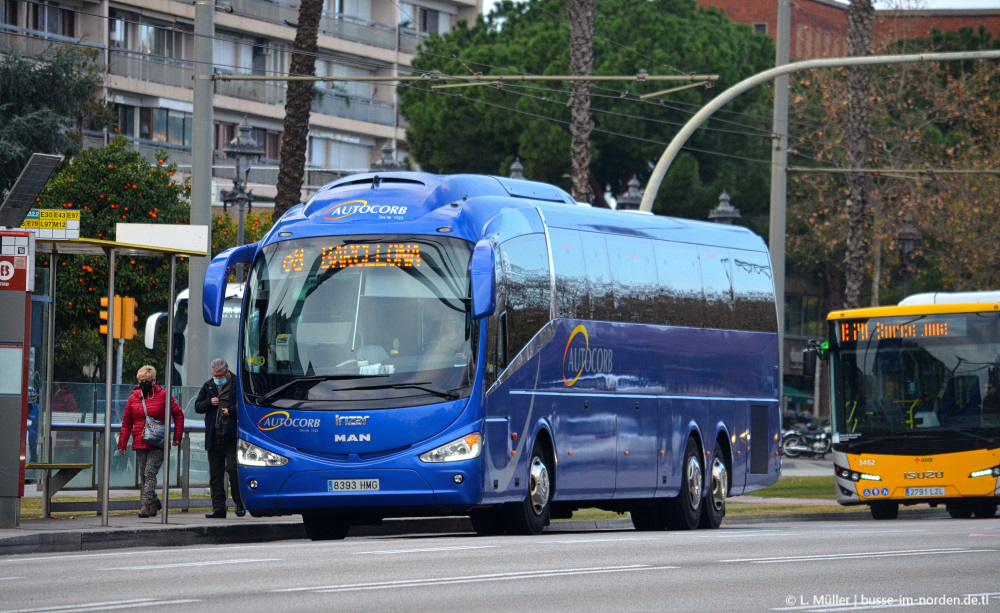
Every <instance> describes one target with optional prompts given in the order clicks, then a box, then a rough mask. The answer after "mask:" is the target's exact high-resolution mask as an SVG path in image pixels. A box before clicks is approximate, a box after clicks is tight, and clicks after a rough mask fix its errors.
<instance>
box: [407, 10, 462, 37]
mask: <svg viewBox="0 0 1000 613" xmlns="http://www.w3.org/2000/svg"><path fill="white" fill-rule="evenodd" d="M450 24H451V17H450V16H449V15H448V14H447V13H442V12H441V11H436V10H434V9H429V8H425V7H422V6H417V5H416V4H410V3H409V2H400V3H399V27H401V28H409V29H411V30H417V31H420V32H426V33H431V32H435V33H440V34H443V33H445V32H447V31H449V30H450V29H451V27H450Z"/></svg>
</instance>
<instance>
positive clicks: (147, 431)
mask: <svg viewBox="0 0 1000 613" xmlns="http://www.w3.org/2000/svg"><path fill="white" fill-rule="evenodd" d="M142 414H143V415H145V416H146V425H144V426H143V427H142V442H144V443H146V444H147V445H149V446H150V447H156V448H157V449H163V435H164V431H165V430H164V425H163V422H162V421H159V420H157V419H153V418H152V417H150V416H149V413H148V412H147V411H146V398H145V397H143V398H142Z"/></svg>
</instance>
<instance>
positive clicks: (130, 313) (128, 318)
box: [118, 296, 139, 340]
mask: <svg viewBox="0 0 1000 613" xmlns="http://www.w3.org/2000/svg"><path fill="white" fill-rule="evenodd" d="M121 306H122V310H121V322H122V329H121V336H119V337H118V338H123V339H125V340H131V339H132V338H133V337H134V336H135V322H136V321H137V320H138V319H139V318H138V316H136V314H135V306H136V301H135V298H129V297H128V296H122V305H121Z"/></svg>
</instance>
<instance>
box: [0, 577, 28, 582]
mask: <svg viewBox="0 0 1000 613" xmlns="http://www.w3.org/2000/svg"><path fill="white" fill-rule="evenodd" d="M15 579H24V577H0V581H14V580H15Z"/></svg>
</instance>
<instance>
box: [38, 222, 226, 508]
mask: <svg viewBox="0 0 1000 613" xmlns="http://www.w3.org/2000/svg"><path fill="white" fill-rule="evenodd" d="M116 230H117V231H116V237H117V239H118V240H115V241H108V240H100V239H92V238H78V239H56V238H37V239H36V241H35V250H36V252H38V253H48V254H49V255H50V257H49V296H50V298H51V300H52V307H51V308H52V312H51V313H50V316H49V318H48V329H47V330H46V341H45V342H46V344H47V345H48V352H47V357H46V364H45V370H46V386H45V401H46V406H47V407H49V410H48V411H46V414H45V419H44V421H43V424H42V432H43V433H44V438H43V443H42V457H43V460H44V462H45V463H47V464H51V462H52V447H51V440H52V439H51V429H52V411H51V407H52V393H53V390H52V380H53V377H54V371H55V336H56V328H55V305H56V291H57V288H56V276H57V275H56V265H57V263H58V259H59V256H61V255H66V256H70V255H92V256H99V257H100V256H104V257H107V258H108V308H107V311H108V324H109V326H108V335H107V352H106V362H105V369H104V371H105V398H104V436H103V441H104V445H102V446H101V448H100V452H99V453H100V455H99V457H100V468H99V473H98V484H99V486H98V498H99V499H100V501H101V518H102V519H101V521H102V525H104V526H107V525H108V510H109V509H108V501H109V495H108V490H109V482H110V472H111V440H112V438H111V403H112V395H113V394H112V386H113V384H114V381H113V378H114V369H113V368H112V367H111V364H112V361H113V359H114V338H113V334H112V333H111V322H112V321H113V320H114V318H115V317H118V316H119V314H117V313H115V312H114V303H115V260H116V258H117V257H118V256H129V257H158V258H167V259H168V260H169V261H170V284H169V290H168V302H167V330H168V331H170V330H173V325H174V309H173V304H174V299H175V295H176V278H175V277H176V271H177V258H178V257H189V258H195V257H206V256H208V255H209V253H208V251H207V247H208V227H207V226H192V225H175V224H170V225H168V224H117V228H116ZM199 247H200V248H199ZM172 355H173V334H170V333H169V332H168V334H167V358H166V359H167V363H166V367H165V368H164V372H165V373H166V374H165V381H164V388H166V389H167V393H168V394H169V393H171V391H172V383H173V382H172V381H171V375H172V369H171V368H170V357H171V356H172ZM169 406H170V405H169V401H168V403H167V416H166V417H167V418H166V419H165V420H164V424H165V430H166V432H165V434H164V448H163V473H164V474H163V496H162V498H163V515H162V516H161V520H160V521H161V522H162V523H167V517H168V509H169V507H170V502H169V500H170V498H169V496H168V491H169V485H170V440H171V433H170V430H171V427H170V418H169ZM43 478H44V481H43V484H42V487H43V489H45V490H46V491H48V487H49V480H50V479H52V475H51V470H50V469H46V470H45V476H44V477H43ZM49 502H50V499H49V497H48V496H46V497H45V498H44V503H43V505H44V508H43V509H42V514H43V515H44V516H45V517H48V516H49V513H50V509H49V508H48V507H49Z"/></svg>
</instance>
